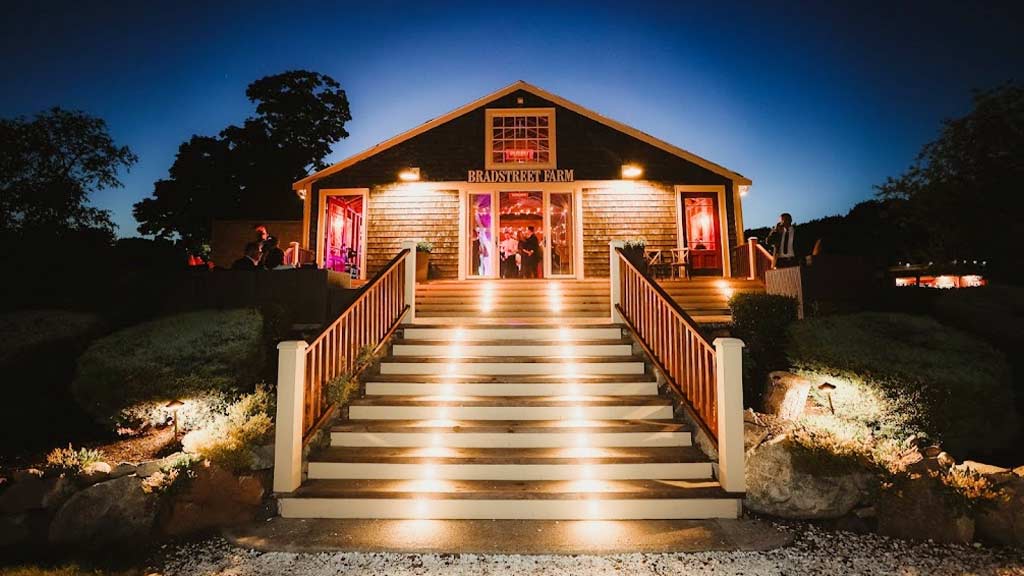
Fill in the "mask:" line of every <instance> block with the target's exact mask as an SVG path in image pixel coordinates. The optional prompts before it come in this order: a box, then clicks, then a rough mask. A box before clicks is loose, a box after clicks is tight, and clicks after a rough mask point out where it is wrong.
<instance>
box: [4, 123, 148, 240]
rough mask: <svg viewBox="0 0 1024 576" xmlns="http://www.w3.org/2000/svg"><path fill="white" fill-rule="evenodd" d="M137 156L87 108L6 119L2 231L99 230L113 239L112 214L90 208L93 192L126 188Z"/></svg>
mask: <svg viewBox="0 0 1024 576" xmlns="http://www.w3.org/2000/svg"><path fill="white" fill-rule="evenodd" d="M137 160H138V159H137V157H136V156H135V154H133V153H132V152H131V150H129V149H128V147H127V146H117V145H116V144H115V143H114V140H113V138H111V137H110V134H109V133H108V132H107V124H106V122H104V121H103V119H101V118H95V117H92V116H89V115H88V114H86V113H84V112H80V111H72V110H64V109H62V108H57V107H55V108H51V109H50V110H47V111H46V112H40V113H39V114H36V115H35V117H34V118H32V119H31V120H29V119H26V118H15V119H0V230H3V231H4V233H5V234H11V235H14V236H24V235H29V234H31V235H46V236H56V237H60V236H63V235H65V234H66V233H68V232H83V231H96V232H100V233H104V234H105V235H106V236H107V237H108V238H109V239H110V240H112V239H113V232H114V228H115V226H114V223H113V222H112V221H111V220H110V212H109V211H107V210H101V209H99V208H95V207H93V206H90V205H89V196H90V195H91V194H92V193H93V192H96V191H97V190H100V189H104V188H118V187H121V181H120V180H119V179H118V173H119V171H120V170H121V169H122V168H124V169H128V168H130V167H131V166H132V165H133V164H135V162H136V161H137Z"/></svg>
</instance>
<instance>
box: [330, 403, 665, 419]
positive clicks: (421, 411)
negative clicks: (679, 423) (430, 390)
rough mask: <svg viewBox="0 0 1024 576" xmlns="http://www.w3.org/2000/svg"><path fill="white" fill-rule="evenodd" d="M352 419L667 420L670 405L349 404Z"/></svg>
mask: <svg viewBox="0 0 1024 576" xmlns="http://www.w3.org/2000/svg"><path fill="white" fill-rule="evenodd" d="M349 418H350V419H352V420H448V419H450V420H644V419H650V420H670V419H671V418H672V407H671V406H581V407H579V408H573V407H568V406H447V407H444V408H440V407H437V406H350V407H349Z"/></svg>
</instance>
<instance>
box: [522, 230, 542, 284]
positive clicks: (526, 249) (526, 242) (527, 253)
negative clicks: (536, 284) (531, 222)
mask: <svg viewBox="0 0 1024 576" xmlns="http://www.w3.org/2000/svg"><path fill="white" fill-rule="evenodd" d="M519 253H520V254H522V256H523V269H522V271H521V272H520V274H521V276H522V277H523V278H536V277H537V262H539V261H540V241H539V240H538V239H537V235H536V234H535V233H534V230H533V226H527V227H526V238H523V240H522V242H520V243H519Z"/></svg>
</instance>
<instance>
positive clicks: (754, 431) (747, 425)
mask: <svg viewBox="0 0 1024 576" xmlns="http://www.w3.org/2000/svg"><path fill="white" fill-rule="evenodd" d="M769 433H770V431H769V429H768V426H765V424H764V423H763V422H761V419H760V418H758V417H757V413H756V412H754V411H753V410H750V409H749V408H748V409H747V410H746V412H744V413H743V449H744V450H750V449H751V448H755V447H757V446H759V445H760V444H761V442H764V439H765V438H767V437H768V434H769Z"/></svg>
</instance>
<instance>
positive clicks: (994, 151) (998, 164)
mask: <svg viewBox="0 0 1024 576" xmlns="http://www.w3.org/2000/svg"><path fill="white" fill-rule="evenodd" d="M1021 182H1024V86H1021V85H1019V84H1007V85H1004V86H1000V87H998V88H995V89H992V90H986V91H981V92H977V93H975V95H974V108H973V110H971V112H970V113H968V114H967V115H966V116H964V117H962V118H956V119H953V120H947V121H945V122H944V123H943V125H942V130H941V132H940V134H939V137H938V139H936V140H935V141H933V142H930V143H928V144H926V145H925V146H924V147H923V148H922V149H921V152H920V154H918V157H917V160H916V161H915V163H914V164H913V165H912V166H911V167H910V169H908V170H907V172H905V173H904V174H903V175H901V176H899V177H897V178H889V179H888V180H887V181H886V182H885V183H884V184H882V185H881V186H878V195H879V196H880V197H882V198H885V199H891V200H897V201H901V202H904V203H905V210H904V214H903V216H904V218H905V222H906V225H907V227H910V228H913V229H915V230H917V231H918V232H919V233H918V234H916V235H915V242H914V243H915V244H916V246H915V247H916V248H917V251H918V252H919V253H921V254H923V255H926V256H927V257H928V259H929V260H933V261H935V262H937V263H938V262H941V263H948V262H950V261H952V260H965V259H966V260H971V261H973V260H979V261H981V260H984V261H987V262H988V263H989V269H990V270H991V273H992V274H993V275H995V276H997V277H1003V278H1004V279H1009V280H1013V281H1018V282H1019V281H1020V280H1022V279H1024V273H1022V267H1024V255H1022V252H1021V250H1020V249H1019V248H1018V247H1017V243H1018V240H1017V239H1016V236H1017V235H1018V234H1019V231H1020V230H1021V225H1022V224H1024V216H1022V215H1021V211H1020V210H1019V209H1018V208H1013V206H1019V202H1020V198H1019V197H1020V195H1021ZM1014 198H1017V200H1014Z"/></svg>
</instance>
